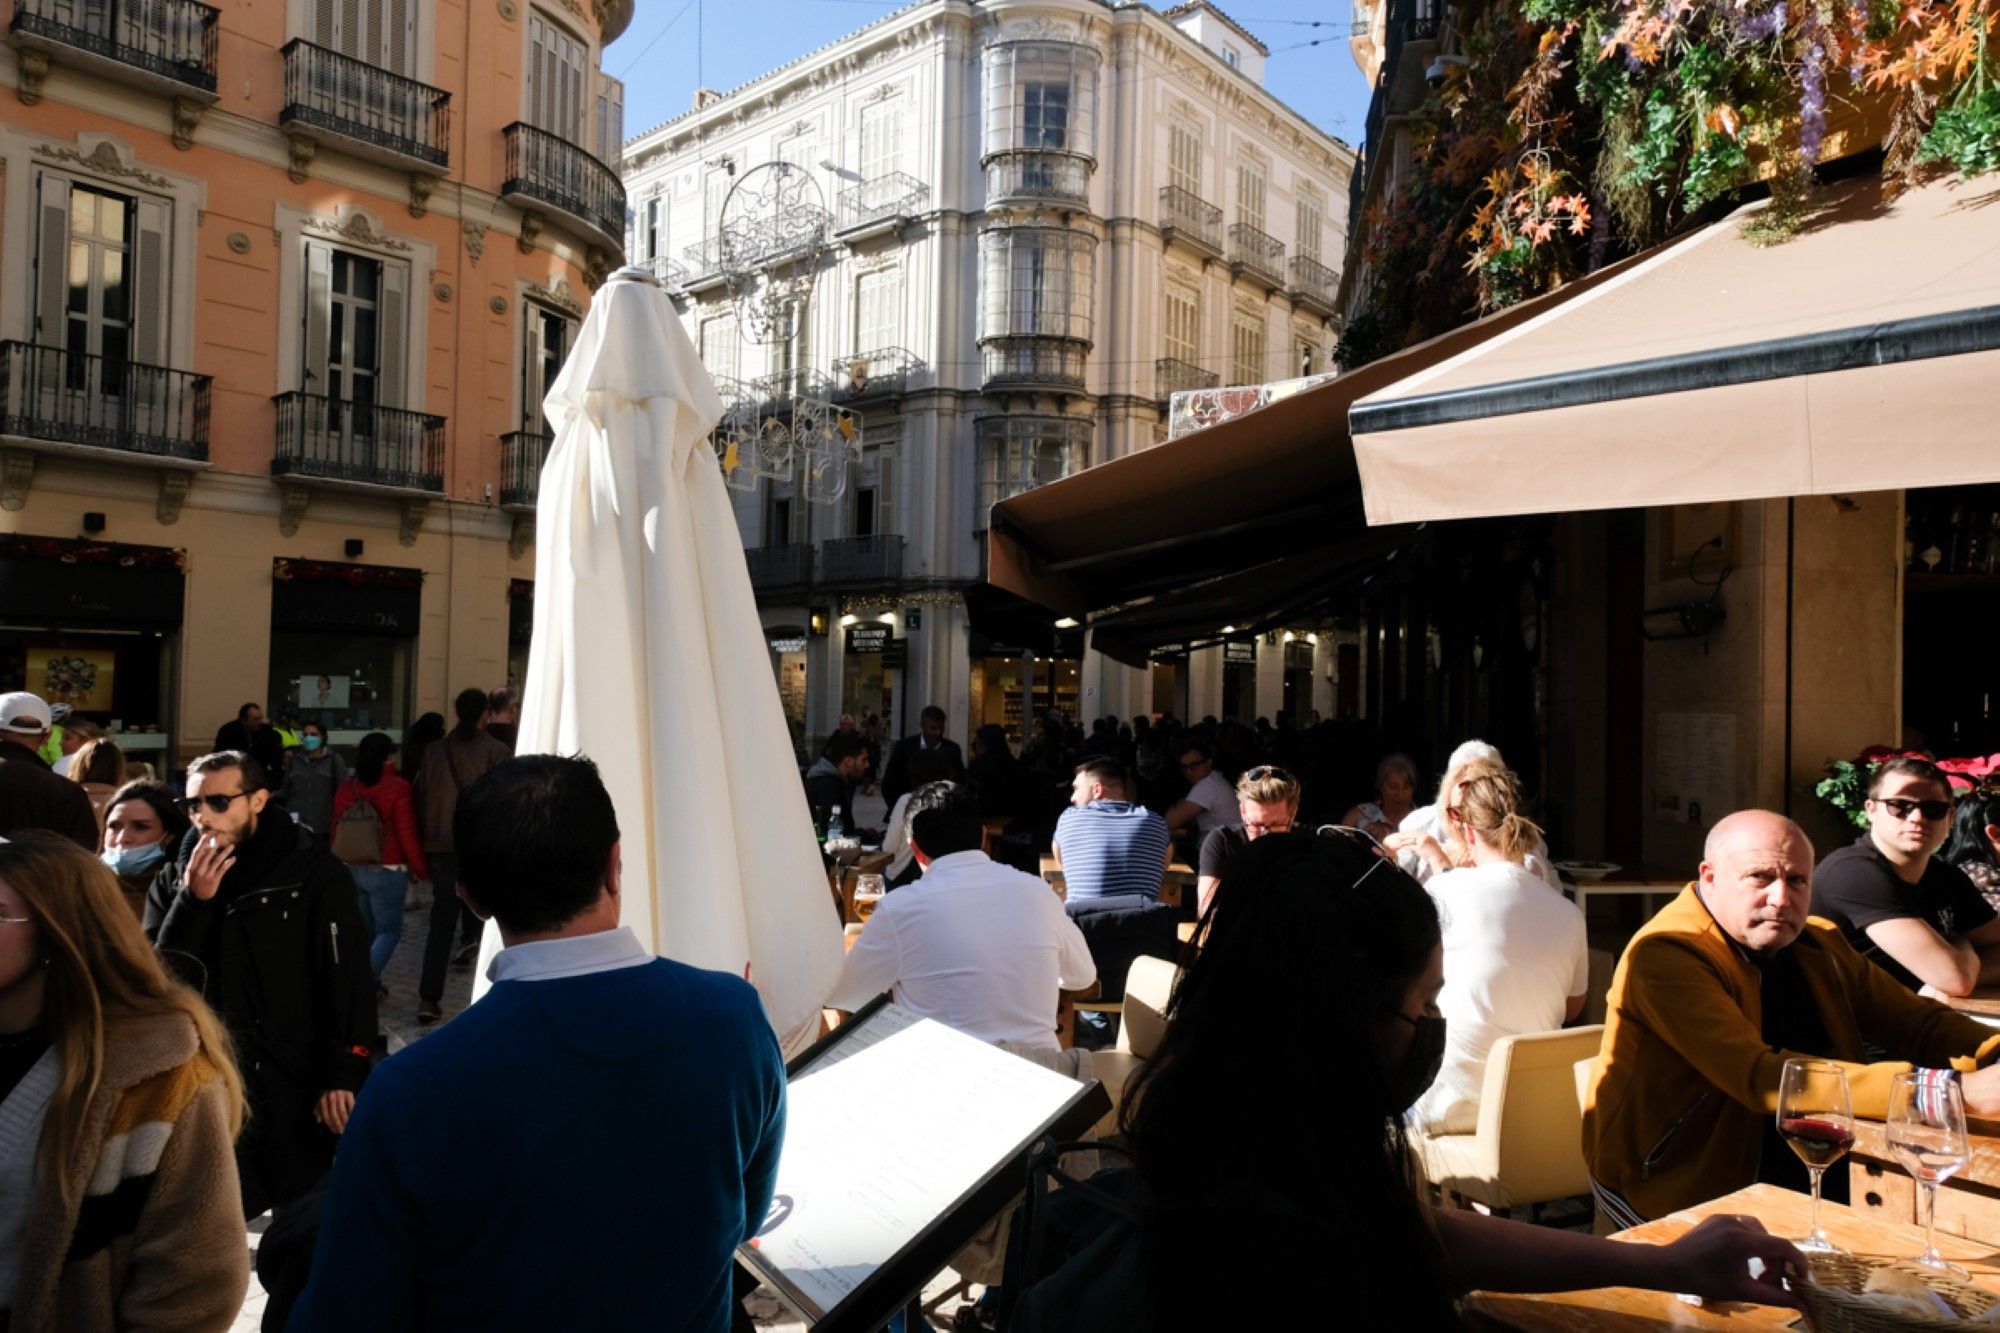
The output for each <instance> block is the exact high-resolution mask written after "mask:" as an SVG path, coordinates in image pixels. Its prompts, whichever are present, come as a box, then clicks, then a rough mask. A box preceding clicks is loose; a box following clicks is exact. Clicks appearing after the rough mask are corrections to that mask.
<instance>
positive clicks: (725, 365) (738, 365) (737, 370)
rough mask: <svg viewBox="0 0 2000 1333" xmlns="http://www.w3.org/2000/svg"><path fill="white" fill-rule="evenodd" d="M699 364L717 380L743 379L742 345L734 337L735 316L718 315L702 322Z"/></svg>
mask: <svg viewBox="0 0 2000 1333" xmlns="http://www.w3.org/2000/svg"><path fill="white" fill-rule="evenodd" d="M701 363H702V365H704V366H706V367H708V373H709V375H710V376H712V377H713V378H715V379H717V380H739V379H741V378H742V377H743V345H742V343H741V342H740V341H739V340H738V338H737V336H736V316H734V315H718V316H716V317H715V318H714V319H705V320H703V321H702V323H701Z"/></svg>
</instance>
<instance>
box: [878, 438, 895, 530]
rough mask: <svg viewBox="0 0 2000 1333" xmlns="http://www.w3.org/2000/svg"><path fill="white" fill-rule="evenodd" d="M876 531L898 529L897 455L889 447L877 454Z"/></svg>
mask: <svg viewBox="0 0 2000 1333" xmlns="http://www.w3.org/2000/svg"><path fill="white" fill-rule="evenodd" d="M875 531H877V532H894V531H896V457H895V454H894V453H892V452H891V451H890V450H887V449H883V450H880V451H878V452H877V453H876V455H875Z"/></svg>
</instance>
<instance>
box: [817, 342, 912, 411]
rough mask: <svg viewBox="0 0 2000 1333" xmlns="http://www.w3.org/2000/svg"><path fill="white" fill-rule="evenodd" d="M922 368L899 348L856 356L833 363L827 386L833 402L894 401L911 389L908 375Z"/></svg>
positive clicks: (856, 354) (877, 349) (876, 350)
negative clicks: (890, 399) (893, 398)
mask: <svg viewBox="0 0 2000 1333" xmlns="http://www.w3.org/2000/svg"><path fill="white" fill-rule="evenodd" d="M922 364H923V362H921V361H919V360H918V359H917V357H916V354H915V353H913V352H910V351H907V350H905V349H903V348H901V347H878V348H876V349H875V350H874V351H872V352H855V353H853V354H852V355H850V356H843V357H841V358H840V359H839V360H838V361H836V362H834V363H833V374H832V375H831V376H830V377H828V386H829V388H830V389H831V390H832V393H833V398H834V401H835V402H858V401H860V400H861V399H864V398H884V397H893V396H895V395H896V394H899V393H902V392H903V391H904V390H906V389H908V388H909V387H910V372H912V371H914V370H916V369H917V368H918V367H919V366H921V365H922Z"/></svg>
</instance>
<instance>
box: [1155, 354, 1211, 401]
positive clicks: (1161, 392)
mask: <svg viewBox="0 0 2000 1333" xmlns="http://www.w3.org/2000/svg"><path fill="white" fill-rule="evenodd" d="M1153 377H1154V385H1155V387H1154V390H1153V391H1154V393H1155V394H1156V395H1157V396H1158V397H1159V400H1160V401H1161V402H1162V403H1164V402H1166V401H1167V400H1168V399H1170V398H1172V397H1173V396H1174V395H1175V394H1177V393H1188V392H1190V391H1192V390H1195V389H1213V388H1217V387H1219V386H1220V385H1221V383H1222V376H1220V375H1218V374H1216V373H1215V372H1214V371H1212V370H1203V369H1202V368H1201V367H1200V366H1197V365H1194V364H1193V363H1192V362H1188V361H1178V360H1176V359H1174V358H1173V357H1171V356H1163V357H1161V358H1160V359H1159V360H1158V361H1155V362H1154V363H1153Z"/></svg>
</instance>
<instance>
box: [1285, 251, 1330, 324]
mask: <svg viewBox="0 0 2000 1333" xmlns="http://www.w3.org/2000/svg"><path fill="white" fill-rule="evenodd" d="M1339 290H1340V275H1339V274H1338V273H1335V272H1334V271H1333V270H1332V269H1330V268H1328V267H1327V266H1326V265H1324V264H1322V263H1320V262H1319V261H1318V260H1317V259H1308V258H1306V257H1305V256H1304V255H1295V256H1293V258H1292V294H1293V295H1294V296H1297V297H1299V298H1300V299H1301V300H1305V301H1310V302H1311V303H1313V304H1314V305H1317V306H1319V307H1320V308H1321V309H1323V310H1332V309H1333V303H1334V298H1335V294H1336V293H1337V292H1339Z"/></svg>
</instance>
